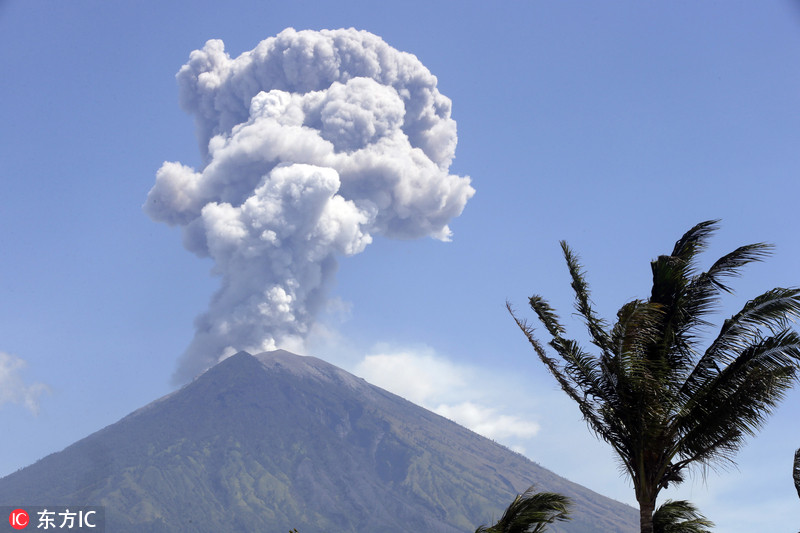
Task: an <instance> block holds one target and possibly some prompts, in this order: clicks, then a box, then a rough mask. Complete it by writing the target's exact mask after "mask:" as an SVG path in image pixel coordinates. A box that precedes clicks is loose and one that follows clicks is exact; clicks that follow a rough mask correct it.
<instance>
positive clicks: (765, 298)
mask: <svg viewBox="0 0 800 533" xmlns="http://www.w3.org/2000/svg"><path fill="white" fill-rule="evenodd" d="M793 317H800V289H798V288H791V289H785V288H780V287H778V288H775V289H772V290H769V291H767V292H765V293H764V294H761V295H760V296H758V297H756V298H753V299H752V300H750V301H749V302H747V303H746V304H745V305H744V307H743V308H742V309H741V311H739V312H738V313H736V314H735V315H733V316H732V317H731V318H729V319H727V320H725V322H724V323H723V325H722V327H721V328H720V332H719V334H718V335H717V337H716V338H715V339H714V340H713V341H712V342H711V344H710V345H709V347H708V348H707V349H706V351H705V352H704V353H703V355H702V356H701V357H700V359H699V360H698V361H697V363H696V364H695V366H694V368H693V369H692V371H691V372H690V373H689V375H688V376H687V377H686V379H685V381H684V384H683V385H682V387H681V391H680V393H681V395H682V396H684V397H693V396H694V395H695V392H696V391H697V389H698V388H699V387H701V386H702V384H703V383H707V382H708V380H709V379H711V378H713V377H714V376H716V375H717V374H719V372H720V368H722V367H724V366H725V365H726V364H728V363H730V362H731V361H732V360H733V359H735V358H736V357H737V356H738V355H739V354H741V352H742V350H744V349H746V348H747V347H748V346H750V345H751V344H752V343H753V342H756V341H757V340H758V339H760V338H761V336H762V335H763V334H764V333H765V332H778V331H781V330H783V329H784V328H785V327H786V326H787V324H788V321H789V319H790V318H793Z"/></svg>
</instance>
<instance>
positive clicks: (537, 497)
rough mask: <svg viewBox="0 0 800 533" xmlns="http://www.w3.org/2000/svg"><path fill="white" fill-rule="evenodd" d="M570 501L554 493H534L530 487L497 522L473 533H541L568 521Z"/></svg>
mask: <svg viewBox="0 0 800 533" xmlns="http://www.w3.org/2000/svg"><path fill="white" fill-rule="evenodd" d="M569 505H570V499H569V498H567V497H566V496H563V495H561V494H557V493H554V492H536V491H535V490H534V487H530V488H529V489H528V490H526V491H525V492H523V493H522V494H517V497H516V498H514V501H513V502H511V504H510V505H509V506H508V508H507V509H506V510H505V512H504V513H503V516H502V517H501V518H500V520H498V522H497V523H496V524H495V525H493V526H491V527H487V526H481V527H479V528H478V529H476V530H475V533H542V532H543V531H546V529H547V524H552V523H553V522H555V521H563V520H568V519H569Z"/></svg>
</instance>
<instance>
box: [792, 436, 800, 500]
mask: <svg viewBox="0 0 800 533" xmlns="http://www.w3.org/2000/svg"><path fill="white" fill-rule="evenodd" d="M792 477H794V488H796V489H797V496H798V497H800V448H798V449H797V451H795V452H794V469H793V470H792Z"/></svg>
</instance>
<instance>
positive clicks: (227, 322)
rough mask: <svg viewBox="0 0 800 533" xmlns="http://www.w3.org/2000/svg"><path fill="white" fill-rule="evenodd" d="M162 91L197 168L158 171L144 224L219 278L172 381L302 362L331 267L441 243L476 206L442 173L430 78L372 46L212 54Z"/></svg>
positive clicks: (445, 147)
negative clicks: (170, 230)
mask: <svg viewBox="0 0 800 533" xmlns="http://www.w3.org/2000/svg"><path fill="white" fill-rule="evenodd" d="M176 77H177V80H178V85H179V95H180V104H181V106H182V107H183V109H185V110H186V111H187V112H189V113H191V114H192V115H194V118H195V125H196V130H197V136H198V141H199V144H200V150H201V152H202V154H203V158H204V166H203V167H202V168H200V169H195V168H191V167H189V166H186V165H183V164H181V163H178V162H165V163H164V164H163V165H162V166H161V168H160V169H159V170H158V172H157V174H156V182H155V185H154V186H153V188H152V189H151V190H150V192H149V194H148V196H147V201H146V202H145V204H144V210H145V212H146V213H147V214H148V215H149V216H150V218H151V219H153V220H154V221H158V222H164V223H166V224H169V225H171V226H180V227H181V228H182V231H183V244H184V246H185V247H186V249H188V250H190V251H191V252H193V253H195V254H196V255H198V256H200V257H210V258H211V259H213V261H214V266H213V270H212V272H213V273H214V274H216V275H218V276H220V278H221V286H220V288H219V290H218V291H217V292H216V293H215V294H214V296H213V297H212V300H211V303H210V305H209V308H208V310H207V311H206V312H204V313H203V314H201V315H200V316H198V317H197V319H196V321H195V327H196V333H195V337H194V339H193V340H192V342H191V343H190V345H189V347H188V348H187V350H186V352H185V353H184V354H183V356H182V358H181V361H180V363H179V366H178V369H177V371H176V374H175V379H176V381H179V382H180V381H185V380H187V379H189V378H191V377H193V376H194V375H196V374H197V373H199V372H201V371H203V370H204V369H206V368H208V367H209V366H211V365H213V364H214V363H216V362H217V361H218V360H220V359H221V358H224V357H226V356H227V355H230V354H232V353H234V352H236V351H238V350H248V351H254V352H258V351H263V350H271V349H275V348H278V347H288V348H292V347H295V348H296V347H297V346H301V345H302V342H303V339H304V338H305V336H306V335H307V334H308V332H309V328H310V327H311V325H312V324H313V321H314V317H315V315H316V313H317V311H318V310H319V308H320V306H321V305H322V304H323V303H324V301H325V298H326V292H327V287H328V285H329V282H330V281H331V279H332V276H333V275H334V273H335V270H336V267H337V256H340V255H342V256H347V255H353V254H357V253H360V252H362V251H363V250H364V249H365V248H366V246H367V245H368V244H370V242H371V241H372V236H373V235H375V234H381V235H384V236H386V237H390V238H397V239H415V238H420V237H424V236H430V237H433V238H436V239H440V240H443V241H446V240H449V238H450V229H449V228H448V226H447V224H448V222H449V221H450V220H451V219H452V218H454V217H456V216H458V215H460V214H461V212H462V210H463V209H464V206H465V204H466V202H467V200H468V199H469V198H470V197H471V196H472V195H473V194H474V189H473V188H472V187H471V186H470V180H469V178H468V177H461V176H456V175H452V174H450V173H449V167H450V163H451V162H452V160H453V157H454V154H455V148H456V142H457V137H456V123H455V121H454V120H453V119H452V118H451V117H450V113H451V102H450V100H449V99H448V98H447V97H445V96H443V95H442V94H440V93H439V91H438V90H437V88H436V82H437V80H436V77H435V76H433V75H432V74H431V73H430V72H429V71H428V69H426V68H425V66H423V65H422V63H421V62H420V61H419V60H418V59H417V58H416V57H415V56H413V55H411V54H408V53H404V52H400V51H398V50H395V49H394V48H392V47H390V46H389V45H388V44H386V43H385V42H384V41H383V40H382V39H380V38H379V37H377V36H375V35H373V34H370V33H367V32H364V31H356V30H354V29H346V30H323V31H319V32H317V31H295V30H293V29H286V30H284V31H283V32H281V33H280V34H278V35H277V36H275V37H272V38H269V39H266V40H264V41H262V42H261V43H259V44H258V46H256V47H255V48H254V49H253V50H251V51H248V52H245V53H243V54H241V55H239V56H238V57H236V58H231V57H230V56H229V55H228V54H227V53H226V52H225V49H224V45H223V43H222V41H220V40H210V41H208V42H207V43H206V44H205V46H204V47H203V48H202V49H200V50H195V51H194V52H192V53H191V55H190V56H189V62H188V63H187V64H185V65H184V66H183V67H182V68H181V69H180V71H179V72H178V74H177V76H176Z"/></svg>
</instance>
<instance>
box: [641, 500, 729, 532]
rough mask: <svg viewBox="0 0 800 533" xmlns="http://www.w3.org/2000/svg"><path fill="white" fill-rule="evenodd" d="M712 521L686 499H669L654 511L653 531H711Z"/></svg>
mask: <svg viewBox="0 0 800 533" xmlns="http://www.w3.org/2000/svg"><path fill="white" fill-rule="evenodd" d="M710 527H714V522H711V521H710V520H708V519H707V518H706V517H704V516H703V515H702V514H700V513H699V512H698V510H697V507H695V506H694V505H692V504H691V503H690V502H687V501H686V500H678V501H672V500H667V501H666V502H664V503H663V505H661V506H660V507H659V508H658V509H656V512H655V513H653V533H710V531H711V530H710V529H706V528H710Z"/></svg>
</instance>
